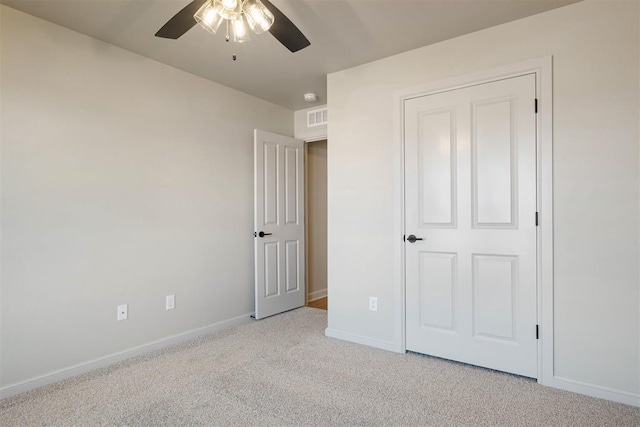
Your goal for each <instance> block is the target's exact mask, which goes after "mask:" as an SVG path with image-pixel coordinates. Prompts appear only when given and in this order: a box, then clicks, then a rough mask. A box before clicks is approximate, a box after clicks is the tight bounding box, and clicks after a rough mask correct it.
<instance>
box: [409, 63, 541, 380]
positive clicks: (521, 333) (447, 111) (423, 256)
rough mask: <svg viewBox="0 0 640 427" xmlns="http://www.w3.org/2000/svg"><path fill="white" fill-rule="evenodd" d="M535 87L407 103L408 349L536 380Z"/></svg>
mask: <svg viewBox="0 0 640 427" xmlns="http://www.w3.org/2000/svg"><path fill="white" fill-rule="evenodd" d="M534 99H535V77H534V76H533V75H526V76H521V77H516V78H510V79H505V80H501V81H496V82H491V83H486V84H482V85H477V86H472V87H467V88H463V89H457V90H452V91H448V92H442V93H438V94H434V95H428V96H423V97H419V98H413V99H410V100H407V101H405V119H404V120H405V122H404V135H405V141H404V143H405V203H406V206H405V212H406V219H405V226H406V230H405V232H406V234H407V235H409V234H414V235H416V236H417V237H420V238H422V239H423V240H418V241H416V242H415V243H410V242H408V241H407V243H406V343H407V349H408V350H412V351H417V352H420V353H425V354H431V355H434V356H438V357H444V358H449V359H453V360H458V361H461V362H466V363H471V364H475V365H479V366H485V367H488V368H493V369H498V370H502V371H506V372H512V373H516V374H520V375H525V376H529V377H536V376H537V342H536V336H535V330H536V329H535V328H536V323H537V322H536V319H537V314H536V307H537V302H536V298H537V292H536V230H535V222H534V219H535V211H536V169H535V162H536V160H535V159H536V157H535V146H536V141H535V112H534Z"/></svg>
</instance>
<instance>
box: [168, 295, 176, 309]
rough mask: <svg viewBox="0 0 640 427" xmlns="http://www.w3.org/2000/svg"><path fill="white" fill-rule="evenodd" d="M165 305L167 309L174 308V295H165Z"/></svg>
mask: <svg viewBox="0 0 640 427" xmlns="http://www.w3.org/2000/svg"><path fill="white" fill-rule="evenodd" d="M166 306H167V310H173V309H174V308H176V296H175V295H167V300H166Z"/></svg>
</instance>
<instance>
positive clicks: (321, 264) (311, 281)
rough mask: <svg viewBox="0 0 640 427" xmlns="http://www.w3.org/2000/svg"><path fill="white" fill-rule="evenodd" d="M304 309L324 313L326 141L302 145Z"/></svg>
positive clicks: (325, 278)
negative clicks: (303, 180)
mask: <svg viewBox="0 0 640 427" xmlns="http://www.w3.org/2000/svg"><path fill="white" fill-rule="evenodd" d="M305 186H306V188H305V217H306V218H305V235H306V238H305V241H306V248H305V249H306V257H305V259H306V263H307V268H306V274H307V277H306V282H307V300H306V301H307V306H309V307H314V308H320V309H324V310H327V307H328V297H327V140H326V139H323V140H319V141H313V142H307V143H306V144H305Z"/></svg>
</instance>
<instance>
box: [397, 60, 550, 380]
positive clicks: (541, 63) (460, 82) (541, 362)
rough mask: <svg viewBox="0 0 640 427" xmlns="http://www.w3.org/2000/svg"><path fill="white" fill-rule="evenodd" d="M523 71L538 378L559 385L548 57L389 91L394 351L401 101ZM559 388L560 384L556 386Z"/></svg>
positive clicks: (401, 264) (401, 266) (401, 331)
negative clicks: (531, 87)
mask: <svg viewBox="0 0 640 427" xmlns="http://www.w3.org/2000/svg"><path fill="white" fill-rule="evenodd" d="M525 74H534V75H535V77H536V98H537V99H538V114H537V115H536V139H537V147H536V172H537V179H536V188H537V200H536V204H537V212H538V218H539V222H538V227H537V230H536V232H537V241H538V246H537V248H536V252H537V260H538V261H537V267H536V271H537V280H536V284H537V303H538V312H537V315H538V324H539V326H540V335H539V340H538V383H540V384H545V385H551V386H556V387H561V386H560V385H558V384H556V382H557V380H556V379H555V378H554V374H553V371H554V370H553V186H552V183H553V140H552V136H553V134H552V125H553V121H552V118H553V111H552V108H553V104H552V93H553V88H552V57H551V56H547V57H543V58H538V59H533V60H529V61H525V62H521V63H517V64H513V65H507V66H503V67H499V68H495V69H492V70H486V71H481V72H477V73H473V74H469V75H464V76H459V77H454V78H451V79H447V80H443V81H439V82H435V83H430V84H426V85H422V86H418V87H413V88H409V89H405V90H400V91H397V92H396V93H395V95H394V110H395V114H394V130H395V132H394V134H395V135H394V139H395V147H396V149H395V150H394V170H395V171H396V173H395V174H394V189H395V190H396V191H395V200H394V206H395V207H396V209H395V211H394V214H395V215H394V230H395V232H394V234H395V239H396V242H397V244H396V245H395V247H394V261H395V262H394V276H395V277H396V279H397V281H396V283H398V284H399V286H396V287H395V289H394V291H395V292H394V299H395V301H394V304H395V306H396V307H397V309H398V312H399V315H398V316H396V325H395V330H396V333H397V336H398V337H400V340H399V346H398V348H397V351H398V352H402V353H404V352H406V339H405V338H406V324H405V320H406V309H405V289H406V283H405V243H404V242H403V236H404V234H405V223H404V222H405V209H404V205H405V200H404V194H405V193H404V191H405V190H404V170H405V165H404V126H403V124H404V103H405V101H406V100H408V99H411V98H416V97H422V96H426V95H433V94H436V93H440V92H445V91H451V90H455V89H461V88H465V87H469V86H475V85H479V84H483V83H489V82H493V81H497V80H502V79H506V78H511V77H518V76H521V75H525ZM561 388H562V387H561Z"/></svg>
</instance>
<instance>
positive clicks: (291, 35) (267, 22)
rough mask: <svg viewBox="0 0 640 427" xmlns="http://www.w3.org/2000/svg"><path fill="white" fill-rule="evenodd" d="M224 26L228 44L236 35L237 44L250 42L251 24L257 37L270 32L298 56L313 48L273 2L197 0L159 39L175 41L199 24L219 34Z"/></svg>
mask: <svg viewBox="0 0 640 427" xmlns="http://www.w3.org/2000/svg"><path fill="white" fill-rule="evenodd" d="M223 22H224V23H226V31H227V37H226V40H227V41H229V40H230V39H231V37H230V33H233V41H235V42H244V41H247V40H249V39H250V37H249V31H248V29H247V24H248V26H249V27H250V28H251V29H252V30H253V31H254V32H255V33H256V34H260V33H262V32H264V31H269V32H270V33H271V34H272V35H273V36H274V37H275V38H276V39H277V40H278V41H279V42H280V43H282V44H283V45H284V46H285V47H286V48H287V49H289V50H290V51H291V52H297V51H299V50H301V49H304V48H305V47H307V46H309V45H310V44H311V42H309V40H308V39H307V38H306V37H305V36H304V34H302V32H301V31H300V30H299V29H298V27H296V26H295V25H294V24H293V22H291V20H290V19H289V18H287V17H286V16H285V14H284V13H282V12H280V10H279V9H278V8H277V7H275V6H274V5H273V4H272V3H271V2H270V1H269V0H193V1H192V2H191V3H189V4H188V5H187V6H185V7H184V8H183V9H182V10H181V11H180V12H178V13H177V14H175V16H174V17H173V18H171V19H170V20H169V21H168V22H167V23H166V24H164V25H163V26H162V28H160V30H159V31H158V32H157V33H156V34H155V35H156V37H163V38H167V39H174V40H175V39H177V38H179V37H180V36H182V35H183V34H184V33H186V32H187V31H189V30H190V29H191V28H192V27H193V26H194V25H196V23H199V24H200V25H201V26H202V27H204V28H205V29H206V30H207V31H209V32H211V33H214V34H215V33H216V31H217V30H218V29H219V28H220V26H221V25H222V23H223Z"/></svg>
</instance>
